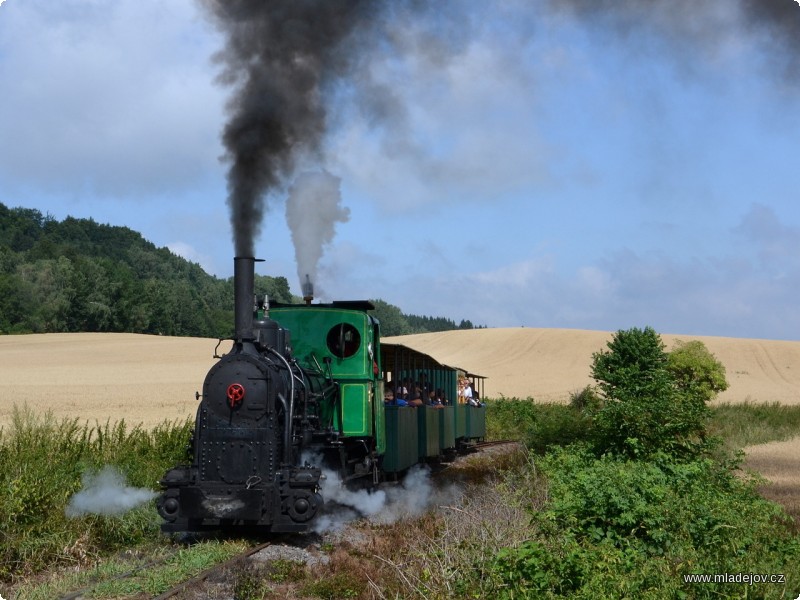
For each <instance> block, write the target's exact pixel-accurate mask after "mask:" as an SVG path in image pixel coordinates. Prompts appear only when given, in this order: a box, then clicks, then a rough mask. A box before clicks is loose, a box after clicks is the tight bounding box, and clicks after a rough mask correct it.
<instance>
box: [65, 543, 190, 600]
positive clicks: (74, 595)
mask: <svg viewBox="0 0 800 600" xmlns="http://www.w3.org/2000/svg"><path fill="white" fill-rule="evenodd" d="M175 554H177V550H176V551H175V552H170V553H169V554H168V555H166V556H162V557H161V558H156V559H154V560H150V561H147V562H146V563H144V564H142V565H139V566H138V567H135V568H133V569H131V570H130V571H126V572H125V573H120V574H119V575H115V576H114V577H109V578H108V579H104V580H102V581H94V582H93V583H91V584H89V585H87V586H86V587H82V588H81V589H79V590H75V591H74V592H70V593H69V594H66V595H64V596H59V598H58V600H79V599H80V598H83V597H84V594H88V593H89V592H91V591H92V590H93V589H94V588H95V587H97V586H98V585H101V584H103V583H107V582H109V581H119V580H121V579H128V578H129V577H134V576H135V575H138V574H139V573H141V572H142V571H144V570H145V569H150V568H152V567H157V566H158V565H162V564H164V563H165V562H167V561H168V560H169V559H170V558H172V557H173V556H175Z"/></svg>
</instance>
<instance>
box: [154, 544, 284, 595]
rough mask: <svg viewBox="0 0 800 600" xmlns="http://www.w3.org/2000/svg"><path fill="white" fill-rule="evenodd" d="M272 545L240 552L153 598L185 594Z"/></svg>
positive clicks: (258, 546) (262, 545)
mask: <svg viewBox="0 0 800 600" xmlns="http://www.w3.org/2000/svg"><path fill="white" fill-rule="evenodd" d="M271 544H272V542H264V543H263V544H258V545H257V546H253V547H252V548H248V549H247V550H244V551H243V552H240V553H239V554H237V555H236V556H234V557H232V558H229V559H228V560H226V561H225V562H221V563H218V564H216V565H213V566H211V567H209V568H208V569H206V570H205V571H203V572H202V573H200V574H199V575H196V576H195V577H192V578H191V579H189V580H188V581H184V582H183V583H179V584H178V585H176V586H175V587H173V588H170V589H169V590H167V591H166V592H164V593H163V594H160V595H158V596H153V600H166V599H167V598H172V597H174V596H176V595H178V594H180V593H181V592H184V591H186V590H188V589H189V588H190V587H191V586H193V585H196V584H198V583H202V582H203V581H205V580H206V579H208V578H209V577H210V576H211V575H213V574H214V573H217V572H218V571H222V570H223V569H227V568H228V567H231V566H233V565H235V564H237V563H239V562H241V561H243V560H244V559H246V558H247V557H248V556H252V555H253V554H256V553H257V552H261V550H263V549H264V548H266V547H267V546H270V545H271Z"/></svg>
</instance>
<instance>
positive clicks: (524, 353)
mask: <svg viewBox="0 0 800 600" xmlns="http://www.w3.org/2000/svg"><path fill="white" fill-rule="evenodd" d="M610 335H611V334H609V333H607V332H598V331H580V330H559V329H527V328H519V329H475V330H461V331H449V332H442V333H429V334H419V335H412V336H401V337H396V338H388V340H389V341H392V342H396V343H402V344H406V345H409V346H411V347H413V348H416V349H418V350H420V351H422V352H425V353H428V354H432V355H434V356H436V357H437V358H439V359H440V360H441V361H442V362H444V363H447V364H452V365H457V366H461V367H465V368H467V369H469V370H471V371H474V372H476V373H480V374H482V375H485V376H486V377H488V379H487V380H486V392H487V396H489V397H498V396H499V395H500V394H502V395H504V396H508V397H512V396H519V397H526V396H533V397H535V398H536V399H537V400H542V401H546V400H552V401H563V400H566V398H567V397H568V395H569V393H570V392H571V391H574V390H577V389H580V388H582V387H583V386H585V385H587V384H588V383H590V379H589V365H590V363H591V355H592V353H593V352H596V351H598V350H602V349H603V348H605V343H606V341H607V340H608V339H610ZM663 337H664V340H665V342H666V343H667V346H668V347H671V345H672V344H673V343H674V340H675V339H676V337H679V338H680V339H684V340H689V339H700V340H702V341H703V342H704V343H705V344H706V345H707V346H708V348H709V350H711V352H713V353H714V354H715V355H716V356H717V358H719V359H720V360H721V361H722V363H723V364H724V365H725V367H726V369H727V372H728V380H729V382H730V389H728V390H727V391H726V392H725V393H724V394H722V395H721V396H720V400H723V401H729V402H743V401H745V400H751V401H754V402H773V401H779V402H781V403H783V404H800V342H783V341H768V340H749V339H732V338H713V337H702V338H690V337H689V336H671V335H665V336H663ZM216 343H217V340H215V339H208V338H177V337H167V336H154V335H140V334H117V333H74V334H70V333H63V334H34V335H7V336H0V381H2V382H3V385H2V388H0V425H4V424H8V422H9V420H10V417H11V411H12V407H13V406H14V405H15V404H18V405H21V404H23V403H27V404H28V405H29V406H30V407H32V408H34V409H35V410H36V411H41V412H44V411H46V410H51V411H53V413H54V415H55V416H56V417H58V418H61V417H77V418H79V419H81V420H89V421H90V422H94V421H100V422H105V421H106V420H107V419H111V420H112V421H114V420H117V419H121V418H125V419H126V420H127V421H129V422H131V423H143V424H144V425H145V426H151V425H154V424H156V423H158V422H160V421H163V420H164V419H170V420H174V419H183V418H186V417H192V416H194V412H195V410H196V407H197V402H196V400H195V398H194V393H195V391H197V390H200V388H201V387H202V384H203V379H204V377H205V374H206V372H207V371H208V369H209V367H211V365H213V364H214V359H213V357H212V355H213V352H214V347H215V346H216ZM225 349H226V348H225V346H223V347H222V348H220V351H224V350H225Z"/></svg>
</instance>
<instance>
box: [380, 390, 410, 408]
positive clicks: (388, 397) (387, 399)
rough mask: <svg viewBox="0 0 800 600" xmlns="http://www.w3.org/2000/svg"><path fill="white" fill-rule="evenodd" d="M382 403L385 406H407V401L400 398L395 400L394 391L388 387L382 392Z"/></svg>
mask: <svg viewBox="0 0 800 600" xmlns="http://www.w3.org/2000/svg"><path fill="white" fill-rule="evenodd" d="M383 403H384V405H386V406H408V402H406V401H405V400H403V399H402V398H397V399H396V400H395V397H394V392H393V391H392V390H388V389H387V390H386V391H384V392H383Z"/></svg>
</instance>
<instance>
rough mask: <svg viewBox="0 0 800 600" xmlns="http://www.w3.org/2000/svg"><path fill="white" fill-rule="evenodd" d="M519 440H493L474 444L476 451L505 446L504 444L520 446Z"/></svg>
mask: <svg viewBox="0 0 800 600" xmlns="http://www.w3.org/2000/svg"><path fill="white" fill-rule="evenodd" d="M518 443H519V441H518V440H493V441H491V442H477V443H475V444H474V447H475V449H476V450H482V449H483V448H491V447H492V446H503V445H504V444H518Z"/></svg>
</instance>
